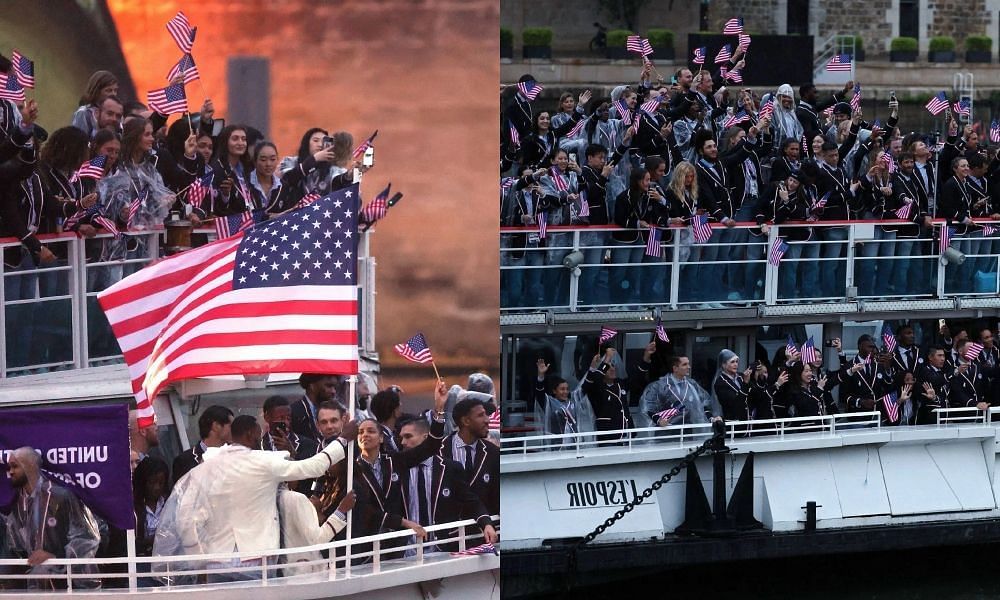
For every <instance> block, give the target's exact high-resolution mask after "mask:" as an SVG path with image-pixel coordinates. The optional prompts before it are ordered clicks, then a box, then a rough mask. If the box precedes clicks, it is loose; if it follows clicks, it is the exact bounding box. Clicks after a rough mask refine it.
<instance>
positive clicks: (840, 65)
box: [826, 54, 851, 73]
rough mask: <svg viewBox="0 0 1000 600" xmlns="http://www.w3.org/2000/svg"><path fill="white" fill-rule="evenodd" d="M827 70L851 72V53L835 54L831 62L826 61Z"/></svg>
mask: <svg viewBox="0 0 1000 600" xmlns="http://www.w3.org/2000/svg"><path fill="white" fill-rule="evenodd" d="M826 70H827V71H830V72H834V73H836V72H843V71H847V72H850V70H851V55H850V54H835V55H834V57H833V58H831V59H830V62H828V63H826Z"/></svg>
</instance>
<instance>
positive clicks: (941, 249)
mask: <svg viewBox="0 0 1000 600" xmlns="http://www.w3.org/2000/svg"><path fill="white" fill-rule="evenodd" d="M954 234H955V228H954V227H948V226H947V225H942V226H941V233H940V234H938V253H939V254H944V253H945V251H946V250H947V249H948V247H949V246H951V236H953V235H954Z"/></svg>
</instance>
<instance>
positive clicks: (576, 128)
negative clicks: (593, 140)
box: [566, 119, 587, 139]
mask: <svg viewBox="0 0 1000 600" xmlns="http://www.w3.org/2000/svg"><path fill="white" fill-rule="evenodd" d="M586 124H587V119H580V120H579V121H577V122H576V125H574V126H573V129H570V130H569V133H567V134H566V137H567V138H570V139H572V138H575V137H576V136H577V135H579V133H580V132H581V131H583V127H584V125H586Z"/></svg>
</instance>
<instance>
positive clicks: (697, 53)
mask: <svg viewBox="0 0 1000 600" xmlns="http://www.w3.org/2000/svg"><path fill="white" fill-rule="evenodd" d="M707 53H708V47H707V46H702V47H701V48H695V49H694V59H693V60H692V61H691V62H693V63H694V64H696V65H703V64H705V55H706V54H707Z"/></svg>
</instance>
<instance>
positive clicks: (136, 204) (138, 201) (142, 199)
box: [128, 190, 149, 227]
mask: <svg viewBox="0 0 1000 600" xmlns="http://www.w3.org/2000/svg"><path fill="white" fill-rule="evenodd" d="M147 198H149V190H145V191H144V192H142V193H141V194H137V195H136V197H135V200H133V201H132V202H130V203H129V205H128V226H129V227H132V221H133V220H134V219H135V216H136V215H137V214H139V209H140V208H142V205H143V204H145V203H146V199H147Z"/></svg>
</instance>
